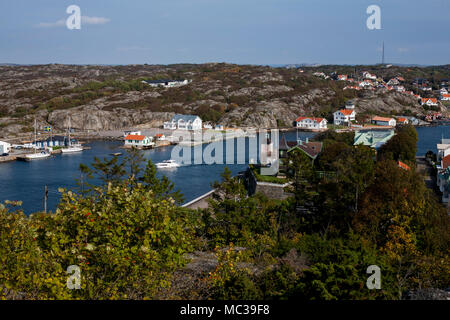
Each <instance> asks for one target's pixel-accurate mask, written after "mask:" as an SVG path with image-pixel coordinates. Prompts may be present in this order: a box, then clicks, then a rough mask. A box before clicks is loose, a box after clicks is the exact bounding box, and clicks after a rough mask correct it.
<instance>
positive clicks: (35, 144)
mask: <svg viewBox="0 0 450 320" xmlns="http://www.w3.org/2000/svg"><path fill="white" fill-rule="evenodd" d="M36 130H37V127H36V118H34V153H36V149H37V141H36V135H37V131H36Z"/></svg>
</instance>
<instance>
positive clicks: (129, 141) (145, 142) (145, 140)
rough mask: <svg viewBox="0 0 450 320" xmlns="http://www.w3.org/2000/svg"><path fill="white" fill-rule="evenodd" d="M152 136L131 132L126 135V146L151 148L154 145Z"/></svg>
mask: <svg viewBox="0 0 450 320" xmlns="http://www.w3.org/2000/svg"><path fill="white" fill-rule="evenodd" d="M154 144H155V143H154V142H153V138H152V137H147V136H144V135H140V134H139V135H138V134H130V135H128V136H126V137H125V146H126V147H136V148H150V147H152V146H153V145H154Z"/></svg>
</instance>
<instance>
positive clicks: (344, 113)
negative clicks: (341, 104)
mask: <svg viewBox="0 0 450 320" xmlns="http://www.w3.org/2000/svg"><path fill="white" fill-rule="evenodd" d="M336 112H340V113H342V114H343V115H346V116H349V115H351V114H352V113H353V112H355V111H354V110H347V109H342V110H338V111H336Z"/></svg>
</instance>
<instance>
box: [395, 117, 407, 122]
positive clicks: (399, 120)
mask: <svg viewBox="0 0 450 320" xmlns="http://www.w3.org/2000/svg"><path fill="white" fill-rule="evenodd" d="M407 120H408V119H406V118H398V119H397V121H398V122H406V121H407Z"/></svg>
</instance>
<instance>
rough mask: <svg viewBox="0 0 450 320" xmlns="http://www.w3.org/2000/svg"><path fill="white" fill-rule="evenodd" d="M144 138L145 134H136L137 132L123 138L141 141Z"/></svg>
mask: <svg viewBox="0 0 450 320" xmlns="http://www.w3.org/2000/svg"><path fill="white" fill-rule="evenodd" d="M144 139H145V136H143V135H138V134H130V135H128V136H126V137H125V140H138V141H143V140H144Z"/></svg>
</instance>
